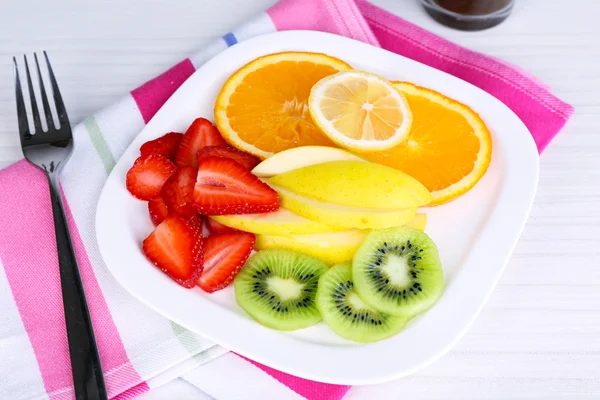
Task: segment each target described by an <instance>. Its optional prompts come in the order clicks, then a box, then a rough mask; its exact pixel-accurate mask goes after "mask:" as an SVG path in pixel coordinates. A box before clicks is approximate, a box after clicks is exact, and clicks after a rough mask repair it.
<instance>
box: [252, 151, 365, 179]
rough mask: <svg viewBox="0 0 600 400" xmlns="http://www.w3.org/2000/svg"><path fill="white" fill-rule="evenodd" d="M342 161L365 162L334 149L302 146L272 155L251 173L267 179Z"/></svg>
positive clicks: (350, 154)
mask: <svg viewBox="0 0 600 400" xmlns="http://www.w3.org/2000/svg"><path fill="white" fill-rule="evenodd" d="M344 160H346V161H365V160H364V159H362V158H360V157H359V156H356V155H354V154H352V153H349V152H347V151H346V150H342V149H338V148H336V147H327V146H302V147H294V148H293V149H288V150H284V151H281V152H279V153H277V154H275V155H272V156H271V157H269V158H267V159H266V160H264V161H263V162H261V163H260V164H258V165H257V166H256V167H254V169H253V170H252V173H253V174H254V175H256V176H258V177H260V178H269V177H271V176H275V175H279V174H283V173H284V172H288V171H292V170H295V169H298V168H302V167H307V166H309V165H315V164H322V163H325V162H329V161H344Z"/></svg>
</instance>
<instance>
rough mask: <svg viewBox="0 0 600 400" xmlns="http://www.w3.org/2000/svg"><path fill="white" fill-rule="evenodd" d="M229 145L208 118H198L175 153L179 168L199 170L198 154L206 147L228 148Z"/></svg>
mask: <svg viewBox="0 0 600 400" xmlns="http://www.w3.org/2000/svg"><path fill="white" fill-rule="evenodd" d="M226 145H227V144H226V143H225V141H224V140H223V138H222V137H221V135H220V134H219V131H218V130H217V128H215V126H214V125H213V124H212V122H210V121H209V120H207V119H206V118H197V119H196V120H194V122H192V125H190V127H189V128H188V129H187V131H186V132H185V134H184V135H183V137H182V138H181V141H180V142H179V147H178V148H177V152H176V153H175V165H177V166H178V167H192V168H198V160H197V159H196V153H198V150H200V149H202V148H204V147H206V146H226Z"/></svg>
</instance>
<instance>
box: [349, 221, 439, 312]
mask: <svg viewBox="0 0 600 400" xmlns="http://www.w3.org/2000/svg"><path fill="white" fill-rule="evenodd" d="M352 278H353V279H354V285H355V288H356V292H357V293H358V295H359V296H360V297H361V298H362V299H363V301H364V302H365V303H367V304H368V305H370V306H371V307H374V308H376V309H378V310H381V311H384V312H388V313H390V314H404V315H414V314H417V313H420V312H422V311H425V310H427V309H428V308H429V307H431V306H432V305H433V303H435V301H436V300H437V299H438V298H439V297H440V295H441V294H442V292H443V290H444V272H443V270H442V263H441V261H440V257H439V255H438V251H437V247H436V245H435V243H433V241H432V240H431V239H430V238H429V236H427V234H426V233H425V232H422V231H419V230H416V229H413V228H408V227H400V228H389V229H382V230H377V231H372V232H371V233H369V234H368V235H367V237H366V238H365V240H364V241H363V243H362V244H361V245H360V247H359V248H358V250H357V251H356V253H355V254H354V260H353V262H352Z"/></svg>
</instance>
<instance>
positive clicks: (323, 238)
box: [256, 229, 369, 265]
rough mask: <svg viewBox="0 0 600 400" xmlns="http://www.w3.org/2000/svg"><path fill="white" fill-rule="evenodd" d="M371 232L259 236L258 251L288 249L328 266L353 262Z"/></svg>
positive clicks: (354, 231) (349, 231)
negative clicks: (357, 251)
mask: <svg viewBox="0 0 600 400" xmlns="http://www.w3.org/2000/svg"><path fill="white" fill-rule="evenodd" d="M367 233H369V231H366V230H358V229H352V230H347V231H340V232H329V233H311V234H307V235H258V236H257V237H256V249H257V250H263V249H277V248H279V249H288V250H296V251H301V252H303V253H306V254H308V255H311V256H313V257H316V258H318V259H319V260H322V261H324V262H326V263H327V264H330V265H331V264H339V263H343V262H346V261H351V260H352V257H353V256H354V253H355V252H356V249H358V246H360V244H361V243H362V241H363V240H364V238H365V237H366V236H367Z"/></svg>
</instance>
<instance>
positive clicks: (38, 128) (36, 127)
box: [23, 55, 42, 133]
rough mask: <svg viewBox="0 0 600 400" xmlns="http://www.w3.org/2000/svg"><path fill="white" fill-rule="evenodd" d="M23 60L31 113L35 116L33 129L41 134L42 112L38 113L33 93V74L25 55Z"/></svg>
mask: <svg viewBox="0 0 600 400" xmlns="http://www.w3.org/2000/svg"><path fill="white" fill-rule="evenodd" d="M23 60H25V74H26V75H27V85H28V86H29V100H31V113H32V114H33V129H34V132H35V133H41V132H42V122H41V120H40V112H39V111H38V107H37V100H36V99H35V93H34V92H33V83H31V74H30V73H29V63H28V62H27V56H25V55H24V56H23Z"/></svg>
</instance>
